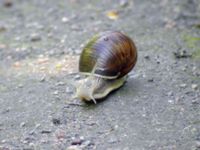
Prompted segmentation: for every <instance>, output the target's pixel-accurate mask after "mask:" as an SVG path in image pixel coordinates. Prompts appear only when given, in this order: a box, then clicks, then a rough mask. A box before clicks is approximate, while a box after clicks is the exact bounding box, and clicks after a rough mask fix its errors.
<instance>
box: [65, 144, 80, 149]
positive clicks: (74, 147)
mask: <svg viewBox="0 0 200 150" xmlns="http://www.w3.org/2000/svg"><path fill="white" fill-rule="evenodd" d="M67 150H81V148H80V147H79V146H77V145H71V146H69V147H67Z"/></svg>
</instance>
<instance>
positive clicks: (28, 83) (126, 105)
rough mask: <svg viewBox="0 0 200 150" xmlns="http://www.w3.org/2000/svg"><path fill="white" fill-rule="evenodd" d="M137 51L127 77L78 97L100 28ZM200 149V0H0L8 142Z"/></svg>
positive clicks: (124, 149)
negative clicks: (93, 98) (86, 57)
mask: <svg viewBox="0 0 200 150" xmlns="http://www.w3.org/2000/svg"><path fill="white" fill-rule="evenodd" d="M106 30H119V31H121V32H124V33H126V34H127V35H128V36H130V37H131V38H132V39H133V40H134V42H135V44H136V46H137V49H138V61H137V64H136V66H135V68H134V69H133V70H132V71H131V72H130V73H129V77H128V79H127V82H126V84H125V85H124V86H123V87H122V88H120V89H119V90H117V91H115V92H113V93H111V94H110V95H109V96H108V97H107V98H106V99H104V100H103V101H100V102H98V104H97V105H94V104H92V103H91V104H86V103H84V102H81V101H80V100H79V99H73V95H74V92H75V87H76V86H77V85H78V82H79V81H80V80H81V79H82V77H81V76H80V75H79V73H78V69H77V68H78V59H79V55H80V53H81V50H82V48H83V46H84V45H85V44H86V42H87V41H88V40H89V39H90V38H91V36H93V35H94V34H96V33H99V32H103V31H106ZM21 149H23V150H32V149H38V150H39V149H53V150H54V149H55V150H66V149H68V150H69V149H75V150H78V149H86V150H87V149H89V150H90V149H97V150H103V149H110V150H198V149H200V1H199V0H181V1H180V0H173V1H169V0H161V1H160V0H151V1H140V0H134V1H128V0H120V1H114V0H113V1H111V0H102V1H100V0H99V1H90V0H84V1H81V0H57V1H55V0H48V1H47V0H43V1H40V0H29V1H27V0H15V1H14V0H13V1H12V0H10V1H9V0H1V1H0V150H21Z"/></svg>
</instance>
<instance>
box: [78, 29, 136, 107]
mask: <svg viewBox="0 0 200 150" xmlns="http://www.w3.org/2000/svg"><path fill="white" fill-rule="evenodd" d="M136 61H137V50H136V47H135V44H134V43H133V41H132V40H131V39H130V38H129V37H128V36H126V35H124V34H123V33H121V32H118V31H107V32H103V33H102V34H99V35H96V36H94V37H93V38H92V39H91V40H90V41H89V42H88V43H87V44H86V46H85V47H84V48H83V51H82V53H81V56H80V60H79V71H80V73H83V74H85V75H86V76H87V78H86V79H85V80H83V81H82V83H80V84H79V87H78V88H77V93H76V94H77V97H79V98H80V99H82V100H85V101H93V102H94V103H96V99H101V98H104V97H106V96H107V95H108V94H109V93H110V92H111V91H113V90H115V89H118V88H119V87H121V86H122V85H123V84H124V82H125V81H126V78H127V74H128V73H129V72H130V71H131V70H132V68H133V67H134V66H135V63H136Z"/></svg>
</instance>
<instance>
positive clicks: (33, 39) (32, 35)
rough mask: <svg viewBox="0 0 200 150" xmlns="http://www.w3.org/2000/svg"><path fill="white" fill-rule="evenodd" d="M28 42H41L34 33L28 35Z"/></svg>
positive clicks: (38, 36)
mask: <svg viewBox="0 0 200 150" xmlns="http://www.w3.org/2000/svg"><path fill="white" fill-rule="evenodd" d="M30 40H31V41H32V42H36V41H40V40H41V37H40V35H39V34H36V33H33V34H31V35H30Z"/></svg>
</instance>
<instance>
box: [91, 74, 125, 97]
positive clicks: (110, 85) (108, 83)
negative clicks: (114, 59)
mask: <svg viewBox="0 0 200 150" xmlns="http://www.w3.org/2000/svg"><path fill="white" fill-rule="evenodd" d="M125 80H126V77H123V78H120V79H114V80H104V81H103V80H102V81H101V82H104V83H103V84H102V85H103V86H101V87H99V88H98V89H99V90H98V89H97V90H95V91H94V93H93V97H94V99H102V98H104V97H106V96H107V95H108V94H109V93H110V92H111V91H113V90H116V89H118V88H120V87H121V86H122V85H123V84H124V82H125Z"/></svg>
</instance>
